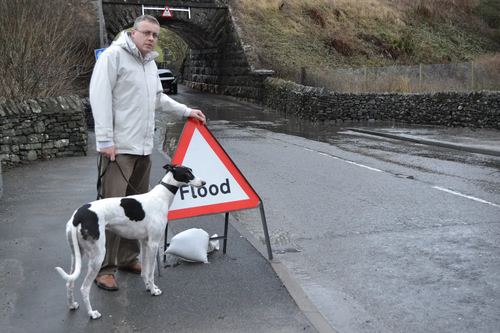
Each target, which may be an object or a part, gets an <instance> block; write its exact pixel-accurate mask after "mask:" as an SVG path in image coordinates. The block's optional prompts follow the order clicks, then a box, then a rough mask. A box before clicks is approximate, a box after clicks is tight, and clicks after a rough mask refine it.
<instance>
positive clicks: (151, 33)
mask: <svg viewBox="0 0 500 333" xmlns="http://www.w3.org/2000/svg"><path fill="white" fill-rule="evenodd" d="M135 31H139V32H140V33H141V34H143V35H145V36H146V37H149V36H153V38H154V39H158V37H160V35H158V34H157V33H156V32H152V31H141V30H137V29H135Z"/></svg>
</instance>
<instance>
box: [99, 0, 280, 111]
mask: <svg viewBox="0 0 500 333" xmlns="http://www.w3.org/2000/svg"><path fill="white" fill-rule="evenodd" d="M98 1H101V4H99V5H100V6H102V16H103V22H104V24H103V28H104V30H105V31H104V36H105V38H104V44H108V41H112V40H113V39H114V38H115V36H116V35H117V34H119V33H120V32H121V31H122V30H124V29H127V28H130V27H132V26H133V24H134V20H135V18H136V17H138V16H140V15H142V14H149V15H152V16H154V17H156V18H157V19H158V22H159V23H160V25H161V27H163V28H166V29H169V30H171V31H173V32H174V33H176V34H177V35H179V36H180V37H181V38H182V39H183V40H184V41H185V42H186V44H187V45H188V47H189V53H188V56H187V58H186V59H185V61H184V66H183V67H182V69H181V71H182V72H181V73H179V76H180V77H181V78H182V81H183V84H185V85H186V86H188V87H191V88H195V89H200V90H203V91H209V92H212V93H216V94H224V95H231V96H235V97H239V98H245V99H249V100H255V101H260V100H261V96H262V86H263V81H264V80H265V78H266V77H267V76H272V75H273V74H274V73H273V71H268V70H253V69H252V68H251V66H250V64H249V63H248V61H247V57H246V54H245V50H244V48H243V45H242V43H241V41H240V38H239V36H238V32H237V30H236V28H235V25H234V24H233V20H232V17H231V11H230V8H229V6H228V4H227V1H225V0H191V1H188V0H182V1H168V0H97V2H98ZM166 6H168V7H169V8H170V13H171V14H172V17H162V14H163V13H164V9H165V7H166Z"/></svg>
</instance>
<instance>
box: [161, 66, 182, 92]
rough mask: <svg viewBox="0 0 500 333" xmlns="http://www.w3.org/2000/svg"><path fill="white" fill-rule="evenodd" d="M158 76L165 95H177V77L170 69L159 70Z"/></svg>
mask: <svg viewBox="0 0 500 333" xmlns="http://www.w3.org/2000/svg"><path fill="white" fill-rule="evenodd" d="M158 76H160V81H161V86H162V87H163V92H164V93H166V92H169V93H171V94H177V76H174V74H172V72H171V71H170V69H159V70H158Z"/></svg>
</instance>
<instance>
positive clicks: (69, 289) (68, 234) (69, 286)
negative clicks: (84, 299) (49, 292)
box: [66, 230, 81, 310]
mask: <svg viewBox="0 0 500 333" xmlns="http://www.w3.org/2000/svg"><path fill="white" fill-rule="evenodd" d="M66 237H67V238H68V243H69V248H70V250H71V271H70V273H69V274H73V273H74V272H75V248H74V244H73V239H72V238H71V231H70V230H67V231H66ZM76 246H79V245H78V244H77V245H76ZM80 253H81V251H80ZM74 287H75V281H73V280H70V281H68V282H66V293H67V295H68V305H69V308H70V309H71V310H76V309H78V307H79V304H78V303H77V302H75V298H74V296H73V289H74Z"/></svg>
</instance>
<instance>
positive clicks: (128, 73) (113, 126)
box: [89, 15, 205, 290]
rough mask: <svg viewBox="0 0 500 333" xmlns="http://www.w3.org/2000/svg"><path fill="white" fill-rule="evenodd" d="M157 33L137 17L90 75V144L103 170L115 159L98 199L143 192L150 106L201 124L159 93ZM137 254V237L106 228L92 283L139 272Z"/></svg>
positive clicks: (151, 21)
mask: <svg viewBox="0 0 500 333" xmlns="http://www.w3.org/2000/svg"><path fill="white" fill-rule="evenodd" d="M159 33H160V24H159V23H158V21H157V20H156V18H154V17H153V16H149V15H143V16H140V17H138V18H137V19H136V20H135V23H134V27H133V29H132V31H130V32H122V33H121V35H120V37H119V38H118V39H117V40H116V41H115V42H113V43H112V44H111V46H110V47H108V48H107V49H106V50H105V51H104V52H103V53H101V55H100V56H99V59H98V61H97V63H96V65H95V68H94V71H93V73H92V78H91V80H90V91H89V96H90V105H91V107H92V114H93V116H94V123H95V135H96V141H97V143H96V148H97V150H98V151H99V152H100V153H101V155H102V168H103V169H104V168H105V167H106V165H107V164H108V162H109V161H116V163H110V164H109V166H108V168H107V171H106V172H105V174H104V176H103V178H102V188H101V194H102V197H103V198H109V197H122V196H126V195H131V194H139V193H146V192H148V191H149V178H150V174H151V165H152V160H151V153H152V149H153V136H154V126H155V119H154V118H155V109H158V110H164V111H167V112H169V113H171V114H173V115H177V116H184V117H193V118H196V119H198V120H200V121H202V122H203V123H205V115H204V114H203V113H202V112H201V111H200V110H193V109H190V108H188V107H186V105H184V104H180V103H178V102H176V101H174V100H173V99H171V98H170V97H168V96H167V95H165V94H163V93H162V87H161V82H160V79H159V77H158V72H157V67H156V64H155V62H154V58H156V57H157V56H158V53H157V52H155V51H154V48H155V46H156V43H157V42H158V36H159ZM119 168H121V170H122V171H123V174H124V176H123V175H122V173H121V171H120V170H119ZM127 181H128V182H129V183H127ZM129 184H130V185H129ZM139 253H140V243H139V241H138V240H129V239H124V238H120V237H118V236H117V235H116V234H114V233H112V232H108V231H106V257H105V258H104V261H103V263H102V267H101V270H100V271H99V274H98V276H97V278H96V283H97V285H98V286H99V287H101V288H103V289H106V290H117V289H118V285H117V284H116V281H115V278H114V276H115V273H116V270H117V269H120V270H126V271H130V272H133V273H138V274H140V273H141V264H140V262H139V260H138V256H139Z"/></svg>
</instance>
